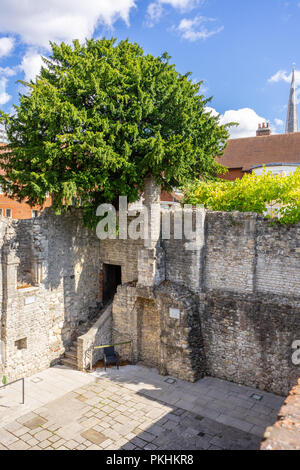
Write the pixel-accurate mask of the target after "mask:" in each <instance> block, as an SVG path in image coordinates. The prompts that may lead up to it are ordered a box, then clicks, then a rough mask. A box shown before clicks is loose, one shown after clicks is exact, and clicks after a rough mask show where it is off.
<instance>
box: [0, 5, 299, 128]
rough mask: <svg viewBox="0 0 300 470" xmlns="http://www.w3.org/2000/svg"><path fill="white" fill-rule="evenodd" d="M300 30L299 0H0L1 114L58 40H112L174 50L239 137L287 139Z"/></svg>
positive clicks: (182, 67)
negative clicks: (265, 132)
mask: <svg viewBox="0 0 300 470" xmlns="http://www.w3.org/2000/svg"><path fill="white" fill-rule="evenodd" d="M299 24H300V0H290V1H284V0H243V1H242V0H84V1H82V0H47V2H44V1H40V0H26V2H25V1H23V2H20V0H0V108H1V109H3V110H5V111H9V110H11V108H12V104H13V103H17V102H18V93H19V92H20V90H21V89H22V87H21V86H20V85H19V84H17V83H16V80H18V79H26V80H29V79H32V78H34V77H35V76H36V74H37V73H38V71H39V68H40V63H41V60H40V56H41V54H42V55H44V56H47V54H49V41H50V40H52V41H56V42H60V41H65V42H70V41H71V40H72V39H74V38H78V39H80V40H84V38H86V37H92V36H94V37H102V36H103V35H105V36H106V37H112V36H113V37H116V38H118V39H123V38H126V37H128V38H129V39H130V40H131V41H137V42H138V43H139V44H140V45H141V46H142V47H143V48H144V50H145V51H146V52H147V53H151V54H153V55H160V54H161V53H162V52H164V51H168V52H169V54H170V55H171V56H172V61H173V62H174V63H175V64H176V67H177V70H178V71H180V72H182V73H185V72H187V71H190V72H192V74H193V75H192V76H193V79H195V80H197V81H198V80H204V87H203V92H204V94H205V95H206V96H213V97H214V98H213V101H212V103H211V107H212V108H213V112H217V113H220V114H221V122H227V121H232V120H233V121H238V122H240V126H239V128H238V129H235V130H234V131H233V134H232V136H233V137H245V136H251V135H255V130H256V128H257V125H258V123H259V122H263V120H267V121H269V122H270V123H271V126H272V130H273V132H277V133H280V132H284V127H285V126H284V123H285V119H286V112H287V103H288V95H289V85H290V80H291V68H292V63H293V62H296V71H297V72H296V77H297V83H298V85H299V87H300V47H299V44H300V29H299ZM297 65H298V67H297ZM299 90H300V88H299Z"/></svg>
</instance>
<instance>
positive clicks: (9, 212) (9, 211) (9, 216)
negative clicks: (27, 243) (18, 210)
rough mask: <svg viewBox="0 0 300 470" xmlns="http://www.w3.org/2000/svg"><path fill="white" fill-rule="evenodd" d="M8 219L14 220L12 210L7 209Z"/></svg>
mask: <svg viewBox="0 0 300 470" xmlns="http://www.w3.org/2000/svg"><path fill="white" fill-rule="evenodd" d="M6 217H8V218H9V219H11V218H12V210H11V209H6Z"/></svg>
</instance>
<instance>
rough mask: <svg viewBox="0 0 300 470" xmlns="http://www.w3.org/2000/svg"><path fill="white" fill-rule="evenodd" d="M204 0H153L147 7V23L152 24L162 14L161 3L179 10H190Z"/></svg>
mask: <svg viewBox="0 0 300 470" xmlns="http://www.w3.org/2000/svg"><path fill="white" fill-rule="evenodd" d="M204 2H205V0H155V1H154V2H152V3H150V4H149V5H148V8H147V24H148V26H153V25H154V24H155V23H157V22H158V21H159V20H160V19H161V17H162V16H163V13H164V9H163V5H166V6H170V7H173V8H175V9H176V10H180V11H181V12H184V11H189V10H192V9H193V8H194V7H195V6H197V5H198V6H199V5H202V4H203V3H204Z"/></svg>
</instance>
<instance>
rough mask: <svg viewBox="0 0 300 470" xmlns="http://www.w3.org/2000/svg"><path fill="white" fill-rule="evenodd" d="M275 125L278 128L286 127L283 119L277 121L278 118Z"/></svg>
mask: <svg viewBox="0 0 300 470" xmlns="http://www.w3.org/2000/svg"><path fill="white" fill-rule="evenodd" d="M274 123H275V126H277V127H282V126H284V122H283V120H282V119H277V118H275V119H274Z"/></svg>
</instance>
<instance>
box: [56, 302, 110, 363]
mask: <svg viewBox="0 0 300 470" xmlns="http://www.w3.org/2000/svg"><path fill="white" fill-rule="evenodd" d="M102 311H103V310H102ZM102 311H101V313H100V316H101V314H102ZM96 320H97V319H93V320H90V321H87V322H86V323H83V324H82V325H79V326H78V328H77V330H76V339H75V340H74V341H73V342H72V343H71V345H70V346H69V347H68V349H67V351H66V352H65V354H64V356H63V357H62V359H61V360H60V363H61V364H62V365H63V366H66V367H71V368H72V369H77V338H79V337H80V336H82V335H85V333H86V332H87V331H89V329H90V328H91V327H92V326H93V325H94V323H95V322H96Z"/></svg>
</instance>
